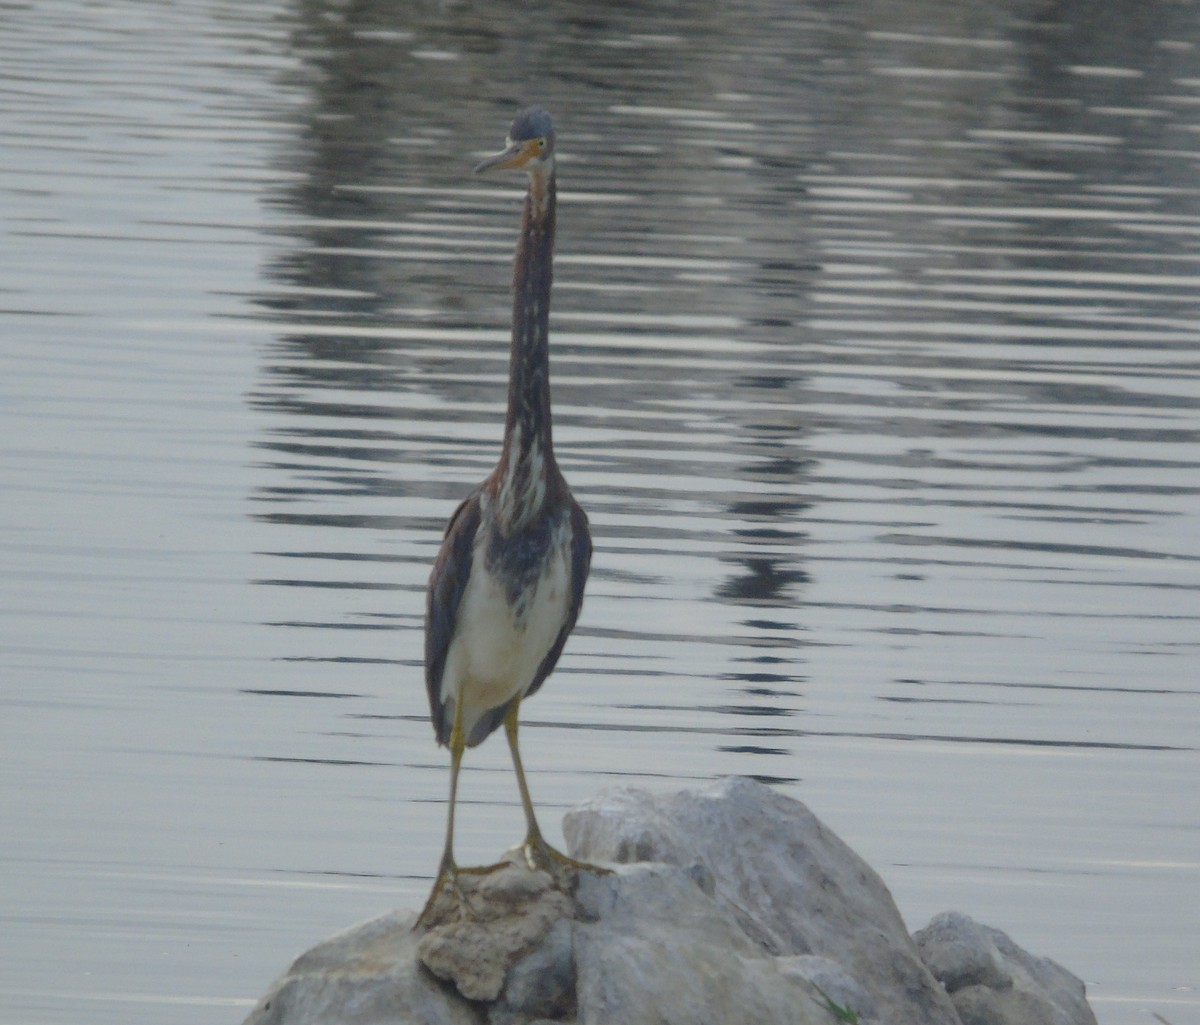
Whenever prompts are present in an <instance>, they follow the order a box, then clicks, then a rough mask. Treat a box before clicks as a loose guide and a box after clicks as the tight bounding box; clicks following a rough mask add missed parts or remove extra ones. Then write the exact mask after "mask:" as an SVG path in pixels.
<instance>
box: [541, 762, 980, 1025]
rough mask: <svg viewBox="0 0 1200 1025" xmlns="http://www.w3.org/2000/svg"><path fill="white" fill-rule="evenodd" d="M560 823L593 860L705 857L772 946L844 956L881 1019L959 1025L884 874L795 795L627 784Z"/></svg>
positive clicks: (726, 899)
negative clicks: (650, 789) (653, 789)
mask: <svg viewBox="0 0 1200 1025" xmlns="http://www.w3.org/2000/svg"><path fill="white" fill-rule="evenodd" d="M563 831H564V833H565V834H566V837H567V841H568V843H569V844H570V846H571V850H572V853H573V854H574V856H575V857H578V858H583V859H586V860H593V861H596V860H599V861H618V862H627V861H663V862H667V863H668V864H673V865H685V866H686V865H691V864H693V863H695V862H696V861H699V862H700V863H701V864H702V866H703V871H704V872H707V873H710V874H711V876H712V877H713V879H714V881H715V891H716V896H717V900H718V902H719V903H720V904H721V906H722V907H724V908H725V909H726V910H727V911H728V912H729V913H730V914H731V915H732V916H733V917H734V918H735V919H736V920H737V921H738V922H740V923H741V924H742V927H743V929H744V931H745V932H746V934H747V935H748V936H751V937H753V938H754V939H756V940H758V941H759V942H760V943H762V944H763V945H764V946H765V947H766V948H767V949H768V950H770V951H771V952H772V953H776V954H782V955H805V954H813V955H818V956H819V957H822V958H826V959H828V960H830V961H833V962H835V963H837V964H838V965H840V966H841V967H842V969H844V971H845V972H846V973H848V975H849V976H850V978H852V979H853V980H854V981H855V983H856V984H857V986H859V987H861V989H862V990H863V991H865V992H866V993H867V994H868V995H869V996H870V1005H871V1007H872V1008H873V1009H874V1013H875V1015H876V1016H877V1017H878V1018H879V1019H880V1020H881V1021H887V1022H890V1023H892V1025H959V1022H958V1016H957V1014H955V1011H954V1007H953V1005H952V1004H951V1002H950V999H949V998H948V997H947V995H946V993H945V990H944V989H943V988H942V986H940V985H939V984H938V983H937V981H936V980H935V979H934V978H933V977H932V975H930V973H929V971H928V970H927V969H926V967H925V965H924V964H923V963H922V961H921V959H920V956H919V955H918V953H917V950H916V947H915V946H914V945H913V942H912V940H911V939H910V938H909V935H908V930H907V929H906V928H905V926H904V921H903V919H902V918H901V917H900V912H899V911H898V910H897V909H896V905H895V903H894V902H893V900H892V897H891V894H890V893H889V892H888V889H887V887H886V886H885V885H884V883H883V880H882V879H880V878H879V876H878V875H877V874H876V873H875V871H874V870H873V869H872V868H871V867H870V866H869V865H868V864H867V863H866V862H864V861H863V860H862V859H861V858H860V857H858V855H857V854H855V853H854V852H853V851H852V850H851V849H850V848H849V847H847V846H846V845H845V844H844V843H843V842H842V841H841V840H840V839H838V837H837V836H835V835H834V833H833V832H832V831H831V830H830V829H829V828H828V827H826V826H825V825H824V824H823V823H822V822H821V821H820V820H819V819H818V818H817V817H816V816H815V815H813V813H812V812H811V811H809V810H808V808H806V807H805V806H804V805H803V804H801V803H800V802H799V801H796V800H793V799H792V798H789V797H787V796H785V795H783V794H780V793H778V792H776V791H774V790H772V789H771V788H770V787H767V786H765V785H764V784H761V783H757V782H755V781H753V780H750V779H744V778H730V779H724V780H720V781H719V782H716V783H714V784H711V785H710V786H708V787H706V788H705V789H703V790H700V791H685V792H682V793H678V794H670V795H651V794H649V793H647V792H645V791H642V790H635V789H625V790H618V791H613V792H609V793H606V794H604V795H602V796H600V797H598V798H596V799H595V800H593V801H590V802H588V803H586V804H584V805H582V806H580V807H579V808H576V809H574V810H573V811H571V812H569V813H568V814H567V816H566V818H565V820H564V822H563ZM799 964H800V965H803V962H800V963H799ZM814 981H815V980H814ZM818 985H819V983H818ZM822 989H824V987H822ZM826 992H828V991H826ZM831 995H832V994H831ZM851 1009H852V1010H855V1011H856V1012H857V1013H858V1014H859V1016H860V1018H863V1019H864V1020H865V1014H864V1010H865V1009H864V1010H860V1009H858V1008H851Z"/></svg>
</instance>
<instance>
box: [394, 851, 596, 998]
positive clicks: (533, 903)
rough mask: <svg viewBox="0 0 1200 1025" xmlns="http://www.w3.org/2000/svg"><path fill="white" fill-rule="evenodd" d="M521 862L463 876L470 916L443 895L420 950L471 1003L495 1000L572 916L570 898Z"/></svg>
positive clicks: (513, 859) (422, 957)
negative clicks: (512, 974) (516, 968)
mask: <svg viewBox="0 0 1200 1025" xmlns="http://www.w3.org/2000/svg"><path fill="white" fill-rule="evenodd" d="M518 858H519V855H518V856H512V855H510V857H509V859H508V860H507V861H506V862H502V863H501V865H500V866H499V867H497V868H496V869H495V870H494V871H489V872H486V873H483V874H469V873H463V874H461V875H460V876H459V884H460V889H461V891H462V895H463V897H464V898H465V899H466V901H467V904H468V905H469V906H470V911H469V913H467V914H463V913H462V909H461V907H460V906H459V899H458V897H457V896H455V895H454V894H453V893H449V892H446V891H443V893H442V895H441V896H440V897H439V899H438V901H437V903H436V904H435V905H434V907H433V909H432V921H431V923H430V924H429V925H428V928H427V929H425V930H424V931H423V935H422V936H421V939H420V941H419V942H418V944H417V956H418V957H419V958H420V960H421V963H422V964H423V965H425V967H426V968H428V969H429V970H430V971H431V972H433V974H434V975H436V976H437V977H438V978H439V979H445V980H447V981H449V982H453V983H454V985H455V987H457V989H458V991H459V993H461V994H462V995H463V996H464V997H466V998H467V999H468V1000H484V1001H490V1000H495V999H496V998H497V997H498V996H499V995H500V991H501V989H503V988H504V980H505V977H506V976H507V975H508V970H509V969H510V968H511V967H512V966H513V965H514V964H516V963H517V962H518V961H520V960H521V959H522V958H524V957H525V955H526V954H528V953H530V952H531V951H533V950H535V949H536V948H537V947H538V946H539V944H540V943H541V941H542V940H543V938H544V937H545V936H546V934H547V933H548V932H549V931H550V928H551V926H553V925H554V924H555V923H556V922H558V921H560V920H569V919H570V918H571V917H572V916H573V913H574V906H573V904H572V902H571V898H570V897H568V896H566V895H565V894H563V893H560V892H559V891H558V890H556V889H554V887H553V884H552V883H551V881H550V876H549V875H547V874H546V873H545V872H531V871H530V870H529V869H528V868H527V867H526V866H525V865H524V864H522V863H521V862H520V861H519V860H518Z"/></svg>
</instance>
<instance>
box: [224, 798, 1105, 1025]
mask: <svg viewBox="0 0 1200 1025" xmlns="http://www.w3.org/2000/svg"><path fill="white" fill-rule="evenodd" d="M565 832H566V834H567V837H568V840H569V841H570V843H571V847H572V853H573V854H574V855H575V856H576V857H578V858H583V859H587V860H590V861H606V860H612V861H616V862H622V863H623V864H620V865H619V866H618V868H617V870H616V871H615V872H613V873H611V874H608V875H602V874H598V873H593V872H586V871H584V872H580V873H579V874H578V879H577V885H576V886H575V887H574V888H573V892H570V893H564V892H561V891H560V890H558V889H556V888H555V887H554V886H552V885H551V883H550V880H549V878H548V877H547V876H546V875H545V873H542V872H535V871H530V870H529V869H528V867H527V866H526V865H525V863H524V860H523V859H521V858H517V859H515V860H510V861H509V862H508V863H504V864H502V865H501V866H499V867H497V868H495V869H494V870H490V871H487V872H481V873H478V874H464V875H462V876H461V877H460V884H461V891H462V895H463V898H462V899H464V900H465V902H466V903H465V906H464V905H463V904H462V903H461V902H460V898H459V896H458V895H456V894H454V893H446V894H444V895H443V896H442V897H440V898H439V900H438V902H437V904H436V905H435V906H434V909H433V911H432V913H431V920H430V922H429V923H427V927H426V928H423V929H421V930H419V931H413V928H412V926H413V922H414V921H415V916H414V915H413V914H412V913H409V912H403V913H402V912H393V913H391V914H388V915H384V916H383V917H381V918H377V919H375V920H373V921H370V922H367V923H365V924H363V925H360V926H358V927H356V928H354V929H351V930H349V931H347V932H344V933H341V934H340V935H338V936H334V937H333V938H332V939H330V940H327V941H325V942H324V943H322V944H320V945H318V946H317V947H315V948H313V949H312V950H311V951H309V952H308V953H307V954H304V955H303V956H302V957H300V958H299V959H298V960H297V961H296V962H295V963H294V964H293V965H292V966H291V968H289V969H288V970H287V972H285V973H284V975H283V976H282V978H280V979H279V980H278V981H277V982H276V983H275V984H274V985H273V986H272V987H271V989H270V991H269V992H268V993H267V995H266V996H265V997H263V999H262V1000H261V1001H260V1002H259V1004H258V1006H257V1007H256V1008H255V1009H254V1011H253V1012H252V1013H251V1014H250V1016H249V1017H248V1018H247V1019H246V1025H615V1023H618V1022H619V1023H621V1025H709V1023H711V1025H836V1022H837V1021H838V1020H839V1016H840V1020H843V1021H849V1020H857V1021H858V1022H860V1023H861V1025H1018V1023H1019V1025H1095V1019H1094V1018H1093V1017H1092V1014H1091V1011H1090V1009H1089V1008H1088V1007H1087V1003H1086V1000H1084V996H1083V986H1082V984H1081V983H1080V982H1079V980H1078V979H1075V978H1074V977H1073V976H1071V975H1070V974H1069V973H1068V972H1066V971H1065V970H1063V969H1062V968H1060V967H1059V966H1058V965H1056V964H1054V963H1053V962H1051V961H1047V960H1045V959H1041V958H1036V957H1033V956H1032V955H1029V954H1027V953H1026V952H1025V951H1023V950H1021V949H1020V948H1019V947H1017V946H1016V945H1015V944H1014V943H1012V941H1011V940H1009V939H1008V937H1007V936H1005V935H1004V934H1003V933H1001V932H998V931H997V930H994V929H988V928H987V927H986V926H980V925H977V924H976V923H974V922H972V921H971V920H970V919H968V918H966V917H965V916H962V915H953V914H948V915H943V916H939V917H938V918H937V919H935V920H934V922H932V923H931V924H930V926H929V927H928V928H927V929H925V930H923V931H922V932H921V933H920V934H918V936H917V941H918V944H919V948H920V949H919V951H918V945H917V944H914V942H913V940H912V939H910V938H909V936H908V934H907V932H906V931H905V929H904V924H903V922H902V921H901V919H900V915H899V913H898V912H897V911H896V908H895V905H894V903H893V902H892V899H891V896H890V895H889V893H888V891H887V888H886V887H885V886H884V884H883V882H882V881H881V880H880V878H879V877H878V876H877V875H876V874H875V872H874V871H872V870H871V868H870V867H869V866H867V865H866V864H864V863H863V862H862V860H861V859H860V858H858V856H857V855H855V854H854V852H853V851H851V850H850V849H849V848H848V847H846V845H845V844H844V843H842V841H840V840H839V839H838V838H837V837H836V836H834V835H833V833H832V832H830V831H829V829H828V828H826V827H825V826H824V825H822V824H821V823H820V822H819V821H818V820H817V819H816V817H815V816H814V815H813V814H812V813H811V812H810V811H809V810H808V809H807V808H805V807H804V805H802V804H800V803H799V802H797V801H794V800H791V799H790V798H787V797H784V796H783V795H781V794H778V793H776V792H775V791H773V790H771V789H770V788H769V787H766V786H763V785H761V784H758V783H754V782H751V781H750V780H744V779H734V780H725V781H722V782H720V783H717V784H714V785H712V786H709V787H706V788H705V789H703V790H701V791H699V792H690V793H688V792H685V793H680V794H670V795H662V796H651V795H650V794H647V793H644V792H642V791H638V790H620V791H615V792H612V793H608V794H605V795H602V796H600V797H598V798H596V799H595V800H593V801H591V802H589V803H588V804H586V805H583V806H581V807H580V808H578V809H576V810H575V811H573V812H571V813H570V814H569V815H568V816H567V822H566V827H565ZM926 965H928V966H929V967H928V968H927V967H926ZM931 970H932V974H931ZM934 976H936V979H935V977H934ZM938 980H942V981H944V982H945V983H946V985H945V986H943V985H942V981H938ZM947 989H949V990H950V995H948V994H947ZM951 998H953V999H951ZM851 1012H852V1014H851Z"/></svg>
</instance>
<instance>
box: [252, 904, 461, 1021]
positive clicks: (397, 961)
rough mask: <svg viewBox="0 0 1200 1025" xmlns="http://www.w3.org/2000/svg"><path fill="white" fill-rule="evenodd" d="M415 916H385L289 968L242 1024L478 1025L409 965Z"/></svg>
mask: <svg viewBox="0 0 1200 1025" xmlns="http://www.w3.org/2000/svg"><path fill="white" fill-rule="evenodd" d="M416 917H417V916H416V914H415V913H414V912H411V911H393V912H391V913H390V914H386V915H383V916H382V917H380V918H375V919H372V920H371V921H369V922H365V923H364V924H362V925H359V926H356V927H355V928H353V929H348V930H346V931H345V932H342V933H338V934H337V935H336V936H333V937H331V938H330V939H328V940H325V941H324V942H323V943H321V944H319V945H317V946H316V947H313V949H312V950H310V951H308V953H306V954H302V955H301V956H300V957H299V958H297V959H296V961H295V962H293V964H292V966H291V967H290V968H289V969H288V970H287V971H286V972H285V973H284V975H283V976H282V978H280V979H279V980H278V981H277V982H275V984H274V985H273V986H272V987H271V988H270V990H268V992H267V994H266V995H265V996H264V997H263V998H262V999H261V1000H259V1002H258V1005H257V1006H256V1007H255V1008H254V1010H253V1011H251V1012H250V1015H249V1017H248V1018H246V1021H245V1025H479V1018H478V1016H477V1015H476V1014H475V1013H474V1011H473V1010H472V1008H471V1007H470V1005H468V1004H467V1003H466V1001H464V1000H462V999H460V998H458V996H457V995H456V994H451V993H447V992H446V988H445V987H444V986H442V985H441V984H439V983H438V981H437V980H436V979H434V978H433V976H432V975H430V974H429V972H427V971H426V970H425V969H424V968H422V967H421V964H420V962H419V961H418V960H417V940H418V934H417V933H414V932H413V928H412V927H413V922H415V921H416Z"/></svg>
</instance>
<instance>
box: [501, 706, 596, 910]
mask: <svg viewBox="0 0 1200 1025" xmlns="http://www.w3.org/2000/svg"><path fill="white" fill-rule="evenodd" d="M520 705H521V699H520V698H516V699H515V700H514V701H513V703H512V705H511V707H510V708H509V710H508V714H507V715H505V717H504V733H505V736H507V737H508V747H509V750H511V751H512V760H513V768H514V769H515V770H516V773H517V786H518V787H519V788H520V791H521V804H522V805H524V807H525V822H526V825H527V832H526V834H525V861H526V863H527V864H528V865H529V867H530V868H531V869H535V870H536V869H539V868H540V869H544V870H545V871H546V872H547V873H549V875H550V878H551V879H553V880H554V882H555V885H556V886H558V887H559V888H560V889H561V888H563V887H564V886H566V885H568V884H570V883H571V882H572V881H573V880H572V877H573V876H574V874H575V873H577V872H581V871H583V872H597V873H600V874H601V875H608V874H609V873H610V872H611V869H607V868H601V867H600V866H599V865H589V864H588V863H587V862H586V861H576V860H575V859H574V858H572V857H568V856H567V855H566V854H563V852H562V851H559V850H556V849H555V848H553V847H551V846H550V844H549V843H548V842H547V841H546V838H545V837H544V836H542V831H541V829H540V828H538V824H537V817H536V816H535V815H534V813H533V801H532V800H531V799H530V797H529V785H528V784H527V783H526V782H525V769H524V768H523V767H522V765H521V753H520V751H519V750H518V749H517V715H518V711H519V709H520Z"/></svg>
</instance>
